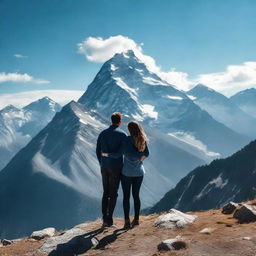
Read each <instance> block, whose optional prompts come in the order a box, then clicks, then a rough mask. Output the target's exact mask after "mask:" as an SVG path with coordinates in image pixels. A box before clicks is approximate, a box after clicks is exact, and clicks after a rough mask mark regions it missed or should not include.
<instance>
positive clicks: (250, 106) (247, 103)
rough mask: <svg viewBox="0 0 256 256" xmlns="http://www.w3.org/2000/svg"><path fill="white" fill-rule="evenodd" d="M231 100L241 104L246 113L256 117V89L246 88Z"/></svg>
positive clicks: (238, 104)
mask: <svg viewBox="0 0 256 256" xmlns="http://www.w3.org/2000/svg"><path fill="white" fill-rule="evenodd" d="M230 100H231V101H232V102H234V103H235V104H236V105H237V106H239V107H240V108H241V109H242V110H243V111H244V112H245V113H247V114H249V115H251V116H253V117H254V118H256V89H255V88H251V89H246V90H244V91H241V92H238V93H236V94H235V95H233V96H232V97H230Z"/></svg>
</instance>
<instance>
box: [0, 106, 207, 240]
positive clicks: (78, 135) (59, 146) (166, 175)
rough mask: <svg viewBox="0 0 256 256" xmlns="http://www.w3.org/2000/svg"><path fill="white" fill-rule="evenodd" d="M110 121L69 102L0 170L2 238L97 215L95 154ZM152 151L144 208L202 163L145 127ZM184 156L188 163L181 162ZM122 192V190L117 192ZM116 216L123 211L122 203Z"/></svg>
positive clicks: (98, 190) (147, 163)
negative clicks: (98, 138)
mask: <svg viewBox="0 0 256 256" xmlns="http://www.w3.org/2000/svg"><path fill="white" fill-rule="evenodd" d="M107 124H108V120H106V119H105V118H104V117H102V116H101V115H99V114H97V113H96V112H95V111H91V110H88V109H86V108H85V107H83V105H81V104H79V103H76V102H71V103H69V104H67V105H66V106H64V107H63V109H62V110H61V111H60V112H58V113H57V114H56V115H55V116H54V118H53V119H52V121H51V122H50V123H49V124H48V125H47V126H46V127H45V128H44V129H43V130H41V131H40V132H39V133H38V134H37V135H36V136H35V137H34V138H33V139H32V140H31V141H30V142H29V143H28V144H27V146H26V147H24V148H23V149H21V150H20V151H19V152H18V154H16V155H15V156H14V158H13V159H12V160H11V161H10V162H9V163H8V164H7V166H6V167H5V168H4V169H3V170H2V171H1V172H0V197H1V198H2V201H1V206H0V237H9V238H14V237H19V236H22V235H25V234H29V233H30V232H31V231H32V230H36V229H40V228H43V227H46V226H54V227H57V228H59V229H60V228H61V229H63V228H66V227H70V226H72V225H74V224H77V223H80V222H81V221H84V220H89V219H95V218H97V217H100V216H101V211H100V205H101V204H100V200H101V196H102V184H101V174H100V168H99V164H98V161H97V159H96V154H95V146H96V140H97V137H98V134H99V133H100V131H102V130H103V129H104V128H106V127H107ZM145 129H146V131H147V133H148V135H149V138H150V143H149V147H150V152H151V154H152V155H154V156H157V157H151V158H149V159H146V160H145V168H146V176H145V179H144V182H143V187H142V191H141V196H142V204H143V207H148V206H150V205H152V204H154V203H155V202H157V201H158V200H159V199H160V198H161V197H162V196H163V195H164V193H165V192H166V191H167V190H168V188H169V187H172V186H174V184H176V183H177V182H178V180H179V179H180V178H181V177H183V176H184V175H185V174H186V173H187V171H188V170H189V169H191V168H192V167H193V168H194V167H196V166H198V165H200V164H204V163H205V162H204V161H203V160H202V159H200V158H198V157H196V156H194V155H192V154H190V153H188V152H187V151H184V150H182V149H181V148H178V147H175V146H174V145H172V143H171V141H168V137H169V136H168V135H165V134H162V133H160V132H159V131H157V130H155V129H154V128H150V127H147V126H146V127H145ZM184 159H186V161H184ZM120 194H121V192H120ZM120 199H121V197H119V203H118V206H117V208H116V214H120V213H121V212H122V206H121V202H120Z"/></svg>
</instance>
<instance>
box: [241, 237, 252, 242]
mask: <svg viewBox="0 0 256 256" xmlns="http://www.w3.org/2000/svg"><path fill="white" fill-rule="evenodd" d="M243 240H247V241H250V240H252V238H251V237H249V236H245V237H243Z"/></svg>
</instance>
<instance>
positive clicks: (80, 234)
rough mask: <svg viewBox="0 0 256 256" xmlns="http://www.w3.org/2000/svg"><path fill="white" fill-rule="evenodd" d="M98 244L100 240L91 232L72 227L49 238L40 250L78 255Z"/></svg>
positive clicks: (51, 253) (42, 251)
mask: <svg viewBox="0 0 256 256" xmlns="http://www.w3.org/2000/svg"><path fill="white" fill-rule="evenodd" d="M97 245H98V240H97V239H96V238H95V237H93V236H92V235H91V234H87V233H86V231H84V230H82V229H80V228H72V229H70V230H67V231H66V232H64V233H62V234H61V235H59V236H54V237H51V238H48V239H47V240H46V241H45V242H44V244H43V245H42V246H41V247H40V248H39V252H40V253H46V254H49V255H66V254H67V255H76V254H79V253H81V251H86V250H88V249H90V248H93V247H95V246H97ZM72 253H73V254H72Z"/></svg>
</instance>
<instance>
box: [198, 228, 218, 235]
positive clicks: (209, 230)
mask: <svg viewBox="0 0 256 256" xmlns="http://www.w3.org/2000/svg"><path fill="white" fill-rule="evenodd" d="M214 230H215V229H214V228H204V229H202V230H200V231H199V233H201V234H207V235H209V234H211V233H212V232H213V231H214Z"/></svg>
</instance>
